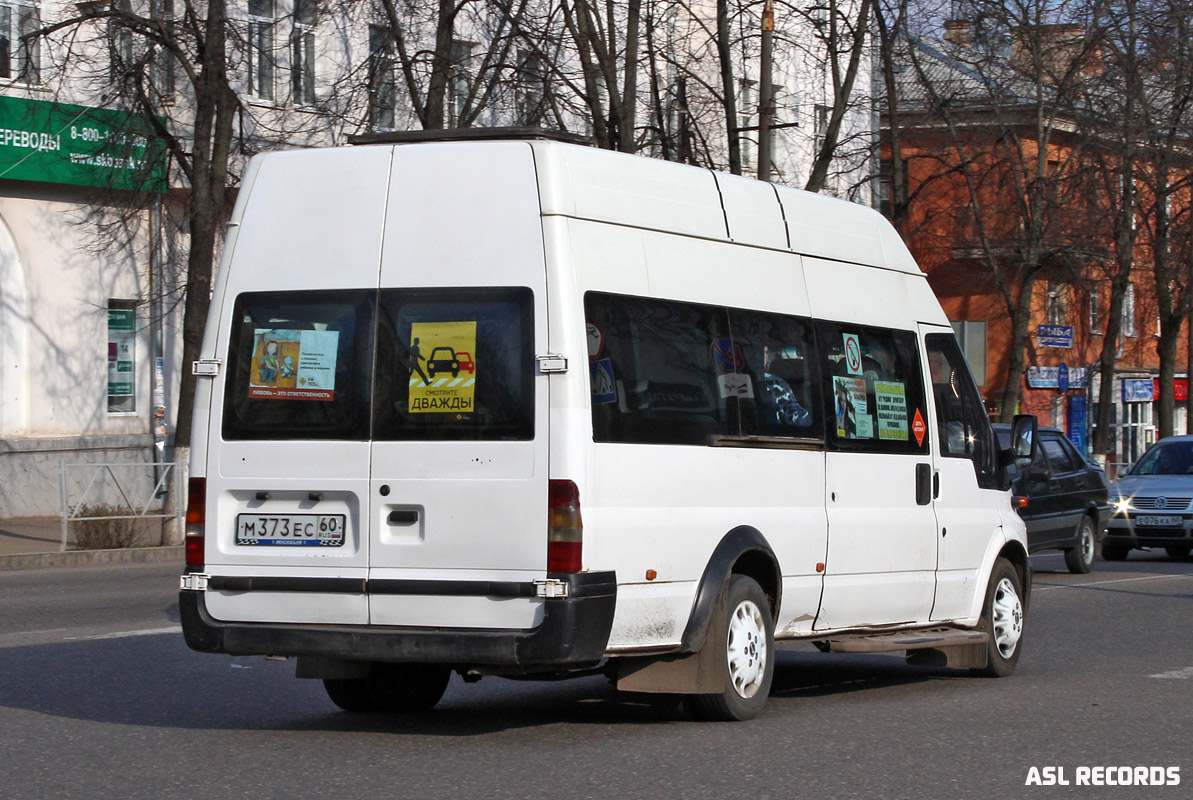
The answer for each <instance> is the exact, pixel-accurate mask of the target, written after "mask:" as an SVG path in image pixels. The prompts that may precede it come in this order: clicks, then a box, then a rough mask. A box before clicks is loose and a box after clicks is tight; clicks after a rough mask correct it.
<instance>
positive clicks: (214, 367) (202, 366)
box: [191, 358, 224, 378]
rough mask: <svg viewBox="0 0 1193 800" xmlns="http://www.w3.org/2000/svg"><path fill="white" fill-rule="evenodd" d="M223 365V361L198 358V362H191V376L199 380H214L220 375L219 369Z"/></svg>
mask: <svg viewBox="0 0 1193 800" xmlns="http://www.w3.org/2000/svg"><path fill="white" fill-rule="evenodd" d="M223 365H224V362H223V359H219V358H200V359H199V360H198V361H193V362H191V374H192V375H197V376H198V377H200V378H214V377H215V376H216V375H219V374H220V367H222V366H223Z"/></svg>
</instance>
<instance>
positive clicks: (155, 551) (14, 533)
mask: <svg viewBox="0 0 1193 800" xmlns="http://www.w3.org/2000/svg"><path fill="white" fill-rule="evenodd" d="M67 533H68V538H67V542H66V546H67V548H68V549H67V550H66V552H63V551H62V520H61V519H59V518H58V517H15V518H12V519H0V572H3V571H6V570H17V569H37V568H41V567H81V566H90V565H96V564H145V563H150V562H155V563H161V562H167V561H174V562H177V563H178V566H179V570H181V568H182V560H183V548H182V547H181V546H177V547H130V548H127V549H123V550H70V549H69V548H71V547H74V545H75V542H74V540H73V537H71V536H70V533H71V532H70V530H69V528H68V530H67Z"/></svg>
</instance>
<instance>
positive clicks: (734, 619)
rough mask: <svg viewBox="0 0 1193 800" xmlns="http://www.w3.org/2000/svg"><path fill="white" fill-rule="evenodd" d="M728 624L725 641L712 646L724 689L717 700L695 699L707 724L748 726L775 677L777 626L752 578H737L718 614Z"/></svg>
mask: <svg viewBox="0 0 1193 800" xmlns="http://www.w3.org/2000/svg"><path fill="white" fill-rule="evenodd" d="M718 613H719V614H720V615H721V618H722V619H723V620H724V623H725V631H726V633H725V639H724V640H723V641H719V642H718V641H713V640H711V639H710V640H709V641H707V642H706V643H705V647H719V648H721V649H720V653H719V655H720V660H721V666H722V669H723V670H724V675H725V688H724V690H723V691H721V692H720V693H718V694H702V695H696V696H695V697H694V698H693V701H694V703H695V706H696V710H697V711H698V712H699V713H700V716H701V717H703V718H704V719H708V720H724V721H731V720H745V719H752V718H754V717H756V716H758V714H759V712H761V711H762V707H763V706H764V705H765V704H766V698H767V695H768V694H770V685H771V681H772V680H774V676H775V630H774V628H775V624H774V620H772V619H771V612H770V604H769V603H768V602H767V599H766V593H765V592H763V591H762V587H761V586H759V585H758V582H757V581H755V580H754V579H753V578H750V577H747V576H745V575H733V576H732V577H731V578H730V580H729V587H728V590H727V591H726V593H725V599H724V600H723V601H722V603H721V605H720V606H719V608H718Z"/></svg>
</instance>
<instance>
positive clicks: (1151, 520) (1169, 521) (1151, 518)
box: [1135, 514, 1181, 527]
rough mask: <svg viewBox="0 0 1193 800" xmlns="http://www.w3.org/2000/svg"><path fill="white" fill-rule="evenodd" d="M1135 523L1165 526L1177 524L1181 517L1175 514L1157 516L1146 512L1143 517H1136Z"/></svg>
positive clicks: (1179, 522)
mask: <svg viewBox="0 0 1193 800" xmlns="http://www.w3.org/2000/svg"><path fill="white" fill-rule="evenodd" d="M1135 524H1136V525H1164V526H1166V527H1174V526H1179V525H1180V524H1181V518H1180V517H1177V516H1172V515H1168V516H1157V515H1155V514H1148V515H1147V516H1145V517H1136V518H1135Z"/></svg>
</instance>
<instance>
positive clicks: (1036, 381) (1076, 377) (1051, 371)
mask: <svg viewBox="0 0 1193 800" xmlns="http://www.w3.org/2000/svg"><path fill="white" fill-rule="evenodd" d="M1065 371H1066V372H1067V373H1068V376H1069V380H1068V386H1067V389H1084V388H1085V387H1086V386H1087V385H1088V383H1089V369H1087V368H1086V367H1066V368H1065ZM1060 372H1061V369H1060V367H1059V366H1057V367H1028V368H1027V385H1028V387H1029V388H1031V389H1060V383H1061V377H1060ZM1067 389H1061V391H1067Z"/></svg>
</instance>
